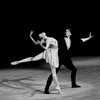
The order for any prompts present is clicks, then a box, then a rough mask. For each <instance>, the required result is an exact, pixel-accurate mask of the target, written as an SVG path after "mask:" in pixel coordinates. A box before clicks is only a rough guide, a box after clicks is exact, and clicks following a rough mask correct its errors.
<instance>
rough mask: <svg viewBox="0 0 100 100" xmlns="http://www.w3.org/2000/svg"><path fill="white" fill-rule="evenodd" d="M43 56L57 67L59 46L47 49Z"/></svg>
mask: <svg viewBox="0 0 100 100" xmlns="http://www.w3.org/2000/svg"><path fill="white" fill-rule="evenodd" d="M43 58H44V59H45V60H46V63H49V64H51V65H52V66H54V67H56V68H58V67H59V58H58V48H49V49H46V50H45V51H44V52H43Z"/></svg>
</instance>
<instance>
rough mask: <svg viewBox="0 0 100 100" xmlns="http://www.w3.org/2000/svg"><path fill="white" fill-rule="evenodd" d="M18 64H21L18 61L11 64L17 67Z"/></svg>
mask: <svg viewBox="0 0 100 100" xmlns="http://www.w3.org/2000/svg"><path fill="white" fill-rule="evenodd" d="M17 64H19V62H18V61H14V62H11V65H17Z"/></svg>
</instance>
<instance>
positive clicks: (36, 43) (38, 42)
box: [29, 31, 40, 45]
mask: <svg viewBox="0 0 100 100" xmlns="http://www.w3.org/2000/svg"><path fill="white" fill-rule="evenodd" d="M33 32H34V31H31V32H30V35H29V36H30V38H31V40H32V41H33V43H34V44H35V45H38V44H40V41H37V42H36V41H35V40H34V39H33V38H32V34H33Z"/></svg>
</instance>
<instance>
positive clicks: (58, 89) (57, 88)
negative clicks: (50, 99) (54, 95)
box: [55, 86, 61, 94]
mask: <svg viewBox="0 0 100 100" xmlns="http://www.w3.org/2000/svg"><path fill="white" fill-rule="evenodd" d="M55 89H56V90H57V91H58V92H59V93H60V94H61V89H60V87H59V86H57V87H55Z"/></svg>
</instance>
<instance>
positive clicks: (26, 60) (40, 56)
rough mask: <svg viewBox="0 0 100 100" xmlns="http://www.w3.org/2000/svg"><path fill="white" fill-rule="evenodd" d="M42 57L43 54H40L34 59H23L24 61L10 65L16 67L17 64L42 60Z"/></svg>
mask: <svg viewBox="0 0 100 100" xmlns="http://www.w3.org/2000/svg"><path fill="white" fill-rule="evenodd" d="M42 56H43V53H40V54H38V55H37V56H35V57H28V58H25V59H22V60H19V61H14V62H11V65H17V64H20V63H24V62H29V61H37V60H40V59H42Z"/></svg>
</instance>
